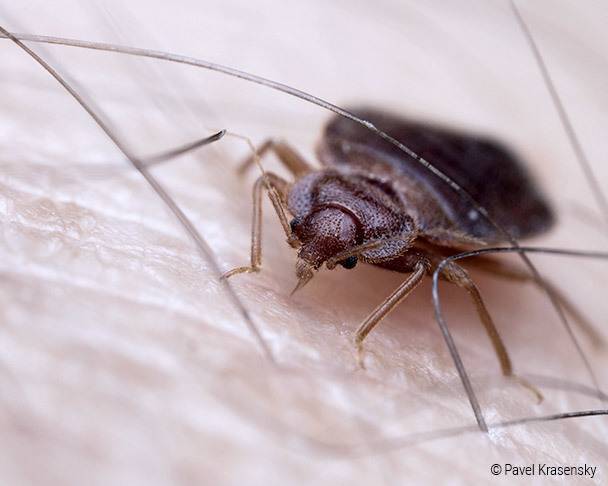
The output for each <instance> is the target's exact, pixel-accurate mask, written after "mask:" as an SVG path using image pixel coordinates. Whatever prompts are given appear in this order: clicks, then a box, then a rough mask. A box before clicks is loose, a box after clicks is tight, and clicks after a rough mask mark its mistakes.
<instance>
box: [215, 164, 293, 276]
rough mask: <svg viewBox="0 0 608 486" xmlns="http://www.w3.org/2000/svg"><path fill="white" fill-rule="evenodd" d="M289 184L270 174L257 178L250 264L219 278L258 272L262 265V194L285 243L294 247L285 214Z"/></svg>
mask: <svg viewBox="0 0 608 486" xmlns="http://www.w3.org/2000/svg"><path fill="white" fill-rule="evenodd" d="M288 189H289V183H288V182H287V181H286V180H284V179H282V178H281V177H279V176H277V175H276V174H273V173H272V172H265V173H264V174H263V175H261V176H260V177H258V179H257V180H256V181H255V184H254V185H253V192H252V195H253V216H252V224H251V264H250V265H249V266H243V267H237V268H233V269H232V270H230V271H228V272H226V273H224V274H223V275H222V277H221V278H229V277H232V276H233V275H237V274H239V273H251V272H258V271H259V270H260V267H261V265H262V193H263V192H264V190H266V191H267V193H268V198H269V199H270V202H271V203H272V206H273V208H274V210H275V212H276V214H277V216H278V217H279V221H280V223H281V227H282V228H283V231H284V232H285V235H286V236H287V242H288V243H289V244H290V245H291V246H295V245H296V240H295V238H294V236H293V234H292V232H291V228H290V226H289V221H288V220H287V216H286V214H285V209H284V206H285V201H286V199H287V191H288Z"/></svg>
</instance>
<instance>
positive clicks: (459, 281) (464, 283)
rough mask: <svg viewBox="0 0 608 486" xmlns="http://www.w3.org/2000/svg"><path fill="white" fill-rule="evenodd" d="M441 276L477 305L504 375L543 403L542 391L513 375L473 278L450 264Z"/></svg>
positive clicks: (498, 335) (503, 348)
mask: <svg viewBox="0 0 608 486" xmlns="http://www.w3.org/2000/svg"><path fill="white" fill-rule="evenodd" d="M441 276H442V278H443V279H444V280H447V281H448V282H450V283H453V284H455V285H458V286H459V287H461V288H463V289H464V290H466V291H467V293H468V294H469V296H470V297H471V300H472V301H473V303H474V304H475V308H476V310H477V314H478V315H479V318H480V320H481V322H482V324H483V326H484V328H485V330H486V332H487V334H488V337H489V338H490V341H491V342H492V346H493V348H494V351H495V353H496V356H497V357H498V361H499V363H500V368H501V371H502V374H503V375H504V376H506V377H510V378H512V379H514V380H515V381H517V382H518V383H519V384H521V385H522V386H524V387H525V388H527V389H528V390H530V391H531V392H532V393H533V394H534V395H535V396H536V399H537V400H538V402H539V403H540V402H542V400H543V395H542V394H541V393H540V391H538V390H537V389H536V388H535V387H534V386H533V385H531V384H530V383H528V381H526V380H524V379H523V378H521V377H519V376H517V375H515V374H514V373H513V365H512V363H511V358H510V357H509V353H508V352H507V348H506V346H505V344H504V342H503V340H502V338H501V337H500V334H499V332H498V329H497V328H496V325H495V324H494V321H493V320H492V317H491V316H490V313H489V312H488V309H487V307H486V305H485V303H484V302H483V299H482V298H481V294H480V293H479V289H478V288H477V286H476V285H475V283H474V282H473V280H472V279H471V277H469V275H468V273H467V271H466V270H465V269H464V268H462V267H460V266H459V265H457V264H455V263H453V262H450V263H449V264H448V265H446V266H445V267H444V269H443V271H442V274H441Z"/></svg>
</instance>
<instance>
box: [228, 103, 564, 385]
mask: <svg viewBox="0 0 608 486" xmlns="http://www.w3.org/2000/svg"><path fill="white" fill-rule="evenodd" d="M352 112H354V113H355V114H356V116H359V117H361V118H363V119H365V120H369V121H371V122H372V123H373V124H374V125H375V126H378V127H381V128H382V129H383V130H384V131H385V132H386V133H388V134H389V135H391V136H392V137H394V138H395V139H397V140H398V141H400V142H402V143H404V144H406V145H407V146H408V147H411V148H412V149H413V150H414V151H415V152H416V153H418V154H421V155H422V156H423V157H425V158H428V159H430V160H433V163H434V165H435V167H437V168H438V169H439V170H441V171H443V172H444V173H445V174H447V175H448V176H449V177H451V178H452V179H453V180H455V181H456V182H457V183H458V184H459V185H461V187H463V188H465V189H466V190H467V191H468V192H469V193H470V194H471V195H472V196H473V197H474V198H475V200H476V201H479V203H480V204H481V205H482V206H483V207H484V208H488V211H489V212H490V213H491V214H492V215H493V217H494V218H495V220H496V221H497V222H498V223H499V224H500V225H501V226H503V227H504V228H505V229H507V230H508V231H509V233H510V234H511V235H512V236H513V237H515V238H518V239H519V238H526V237H530V236H533V235H537V234H540V233H543V232H545V231H547V230H548V229H549V228H550V227H551V226H552V223H553V221H554V217H553V212H552V210H551V208H550V205H549V203H548V202H547V201H546V199H545V198H544V197H543V195H542V193H541V191H540V190H539V187H538V186H537V185H536V183H535V182H534V181H533V179H532V178H531V177H530V175H529V174H528V172H527V171H526V169H525V168H524V166H523V164H522V163H521V162H520V161H519V160H518V158H517V157H516V156H515V155H514V154H513V153H512V152H510V151H509V150H508V149H507V148H505V147H504V146H503V145H501V144H500V143H498V142H496V141H494V140H491V139H488V138H484V137H479V136H476V135H471V134H468V133H462V132H458V131H452V130H448V129H444V128H437V127H434V126H430V125H426V124H423V123H418V122H413V121H409V120H406V119H403V118H400V117H398V116H395V115H392V114H388V113H385V112H382V111H379V110H374V109H355V110H352ZM269 151H272V152H274V153H275V154H276V155H277V157H278V159H279V160H280V161H281V162H282V163H283V164H284V165H285V167H286V168H287V169H288V170H289V171H290V172H291V173H292V174H293V176H294V178H295V180H294V182H289V181H287V180H285V179H283V178H281V177H279V176H277V175H276V174H273V173H271V172H265V173H264V174H263V175H262V176H260V177H259V178H258V179H257V181H256V182H255V184H254V188H253V227H252V246H251V264H250V265H249V266H244V267H238V268H235V269H233V270H231V271H229V272H227V273H225V274H224V277H225V278H227V277H231V276H233V275H235V274H239V273H245V272H256V271H259V270H260V268H261V262H262V248H261V241H260V238H261V200H262V193H263V191H264V189H266V190H267V192H268V195H269V197H270V200H271V202H272V204H273V207H274V209H275V210H276V213H277V215H278V217H279V220H280V222H281V224H282V227H283V230H284V232H285V235H286V237H287V242H288V243H289V244H290V245H291V246H292V247H294V248H297V250H298V257H297V262H296V276H297V278H298V284H297V286H296V288H295V289H294V292H295V291H296V290H298V289H299V288H301V287H302V286H304V285H305V284H306V283H307V282H309V281H310V280H311V279H312V277H313V275H314V274H315V272H316V271H318V270H319V269H320V268H321V267H322V266H323V265H325V266H326V267H327V268H328V269H330V270H331V269H333V268H335V267H336V265H341V266H342V267H344V268H347V269H351V268H354V267H355V266H356V265H357V263H358V262H364V263H368V264H372V265H376V266H379V267H382V268H384V269H388V270H392V271H395V272H400V273H407V274H409V275H408V276H407V277H406V278H405V280H404V282H403V283H402V284H401V285H399V287H398V288H397V289H395V291H394V292H393V293H392V294H391V295H390V296H389V297H387V298H386V299H385V300H384V301H383V302H382V303H381V304H380V305H378V307H377V308H376V309H374V310H373V312H371V313H370V315H369V316H368V317H367V318H366V319H365V320H364V321H363V322H362V324H361V325H360V326H359V328H358V329H357V331H356V333H355V337H354V341H355V346H356V348H357V350H358V357H359V362H360V363H361V365H362V363H363V362H362V345H363V342H364V340H365V338H366V336H367V335H368V334H369V333H370V331H372V329H374V327H375V326H377V325H378V323H379V322H380V321H381V320H382V319H383V318H384V317H385V316H386V315H387V314H388V313H390V312H391V311H392V310H393V309H395V308H396V307H397V306H398V305H399V303H400V302H401V301H402V300H403V299H405V298H406V297H407V296H408V295H409V294H410V293H411V292H412V291H413V290H414V289H415V288H416V286H417V285H418V284H419V283H420V282H421V281H422V279H423V277H424V276H425V275H430V274H432V272H433V271H434V270H435V269H436V268H437V266H438V264H439V263H440V262H441V260H443V259H444V258H445V257H446V256H449V255H453V254H455V253H457V252H458V251H460V250H462V249H463V248H466V247H471V246H473V245H476V246H479V245H487V244H496V243H500V242H503V241H504V237H503V235H501V234H500V233H498V232H497V230H496V228H494V227H493V226H491V225H490V224H489V223H488V221H487V220H486V219H485V218H482V217H480V215H479V213H477V212H476V211H475V210H474V209H471V206H470V204H467V202H466V201H463V200H461V198H460V196H459V195H458V194H457V193H455V192H454V191H452V190H451V189H450V188H449V187H448V186H446V185H445V184H443V183H442V181H440V180H439V179H438V178H436V177H433V175H432V174H430V173H429V172H428V171H426V170H425V169H424V167H422V166H421V165H420V164H418V163H416V161H415V160H414V159H412V158H409V157H408V156H407V155H405V154H404V153H403V152H401V151H399V150H398V149H397V148H396V147H395V146H394V145H391V144H389V143H388V142H386V141H385V140H382V139H380V138H379V137H376V136H374V134H371V133H370V132H369V131H368V130H366V129H365V127H362V126H361V125H359V124H356V123H354V122H352V121H351V120H348V119H345V118H342V117H334V118H332V119H331V120H330V121H329V123H328V124H327V126H326V127H325V130H324V133H323V136H322V137H321V140H320V143H319V144H318V146H317V156H318V158H319V160H320V161H321V163H322V164H323V167H322V168H321V169H314V168H313V167H312V166H311V165H310V164H308V163H307V162H306V161H305V160H304V159H303V158H302V157H301V156H300V155H298V153H297V152H296V151H295V150H294V149H293V148H291V147H290V146H289V145H288V144H286V143H284V142H276V141H273V140H269V141H267V142H265V143H264V144H262V145H261V147H260V149H259V152H258V153H259V156H262V155H263V154H265V153H267V152H269ZM253 160H254V157H251V158H249V159H247V160H246V161H245V162H244V164H243V166H242V167H241V169H242V170H244V169H245V168H247V167H248V166H250V165H251V164H252V162H253ZM287 212H289V213H290V214H291V216H292V219H291V220H289V219H288V217H287V214H286V213H287ZM483 266H485V269H486V270H490V271H493V272H495V273H497V274H499V275H503V276H505V277H512V278H528V277H527V276H525V274H520V273H517V272H514V271H512V270H510V269H506V268H503V267H502V266H501V265H498V264H497V262H494V261H487V262H485V265H483ZM441 277H442V279H443V280H445V281H447V282H450V283H453V284H455V285H457V286H459V287H462V288H463V289H465V290H466V291H467V292H468V294H469V295H470V297H471V299H472V300H473V302H474V304H475V307H476V310H477V313H478V315H479V317H480V320H481V322H482V323H483V325H484V327H485V330H486V332H487V333H488V336H489V338H490V340H491V342H492V345H493V347H494V350H495V352H496V354H497V357H498V360H499V362H500V366H501V370H502V373H503V374H504V375H505V376H512V375H513V368H512V364H511V360H510V358H509V355H508V353H507V350H506V348H505V345H504V343H503V342H502V340H501V338H500V335H499V333H498V330H497V329H496V326H495V325H494V323H493V320H492V318H491V316H490V314H489V312H488V310H487V309H486V306H485V304H484V302H483V300H482V298H481V295H480V293H479V290H478V289H477V287H476V285H475V284H474V282H473V280H472V279H471V277H470V276H469V274H468V272H467V271H466V270H465V269H464V268H462V267H461V266H459V265H458V264H456V263H455V262H452V263H450V264H449V265H446V266H445V267H444V268H443V270H442V273H441ZM559 297H560V300H561V301H562V302H564V297H563V296H559ZM520 381H521V380H520Z"/></svg>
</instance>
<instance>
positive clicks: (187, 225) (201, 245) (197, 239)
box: [0, 26, 274, 362]
mask: <svg viewBox="0 0 608 486" xmlns="http://www.w3.org/2000/svg"><path fill="white" fill-rule="evenodd" d="M0 33H2V34H3V35H4V36H5V37H6V38H8V39H10V40H11V41H12V42H14V43H15V44H16V45H17V46H18V47H19V48H20V49H22V50H23V51H25V52H26V53H27V54H28V55H29V56H30V57H31V58H32V59H34V61H36V62H37V63H38V64H40V66H42V68H43V69H45V70H46V71H47V72H48V73H49V74H50V75H51V76H52V77H53V78H55V80H56V81H57V82H58V83H59V84H60V85H61V86H62V87H63V88H64V89H65V90H66V91H67V92H68V93H69V94H70V95H71V96H72V97H73V98H74V100H76V102H77V103H78V104H79V105H80V106H81V107H82V108H83V109H84V110H85V111H86V112H87V113H88V114H89V115H90V116H91V118H92V119H93V120H94V121H95V123H96V124H97V125H98V126H99V128H101V130H102V131H103V132H104V133H105V134H106V135H107V136H108V138H109V139H110V140H111V141H112V142H113V143H114V145H115V146H116V147H117V148H118V149H119V150H120V151H121V152H122V153H123V154H124V156H125V157H126V158H127V159H128V160H129V161H130V162H131V164H132V165H133V167H134V168H135V169H136V170H137V171H138V172H139V173H140V174H141V175H142V176H143V178H144V179H145V180H146V182H147V183H148V184H149V185H150V186H151V187H152V189H153V190H154V192H156V194H157V195H158V196H159V197H160V199H161V200H162V201H163V202H164V203H165V205H166V206H167V207H168V208H169V210H170V211H171V212H172V213H173V215H174V216H175V217H176V218H177V220H178V221H179V223H180V224H181V225H182V227H183V228H184V229H185V230H186V232H187V233H188V235H189V236H190V238H191V239H192V241H193V242H194V244H195V246H196V248H197V249H198V251H199V253H200V254H201V256H202V257H203V258H204V259H205V260H207V262H208V263H209V264H210V266H211V268H212V269H213V271H214V272H215V273H216V274H217V275H218V276H219V275H220V274H221V272H220V268H219V265H218V263H217V261H216V259H215V256H214V254H213V250H212V249H211V248H210V247H209V245H208V244H207V242H206V241H205V239H204V238H203V236H202V235H201V234H200V233H199V232H198V230H197V229H196V228H195V227H194V225H193V224H192V222H191V221H190V219H189V218H188V217H187V216H186V215H185V213H184V212H183V211H182V210H181V209H180V208H179V206H178V205H177V204H176V203H175V201H174V200H173V199H172V198H171V196H170V195H169V193H168V192H167V191H166V190H165V189H164V187H163V186H162V185H161V184H160V183H159V182H158V181H157V180H156V178H155V177H154V176H153V175H152V174H151V173H150V172H149V171H148V168H147V167H146V165H145V164H144V163H143V162H142V160H140V159H139V158H137V157H136V156H135V155H134V154H133V153H131V151H130V150H129V149H128V148H127V147H126V145H125V144H124V143H123V142H122V141H121V140H120V139H119V137H118V136H117V135H116V134H115V133H114V131H113V130H112V129H111V128H110V125H109V124H108V123H107V122H106V121H105V120H104V117H103V116H102V115H101V111H100V110H99V109H94V108H93V106H92V104H91V103H90V102H88V101H85V99H84V98H83V97H82V96H81V95H80V94H79V93H78V92H77V91H76V90H75V89H74V88H73V87H72V86H71V85H70V84H69V83H68V82H67V81H66V80H65V79H64V78H63V77H62V76H61V75H60V74H59V73H58V72H57V71H56V70H55V69H53V68H52V67H51V66H50V65H49V64H48V63H47V62H46V61H45V60H44V59H42V58H41V57H40V56H39V55H38V54H36V53H35V52H34V51H32V50H31V49H30V48H29V47H28V46H26V45H25V44H24V43H23V42H21V41H20V40H19V39H18V38H16V37H15V36H13V35H12V34H11V33H10V32H8V31H7V30H6V29H4V27H2V26H0ZM222 135H223V132H219V133H217V134H215V135H213V136H212V137H211V138H213V137H218V139H219V138H221V136H222ZM221 285H223V286H224V289H225V290H226V292H227V293H228V296H229V297H230V299H231V300H232V302H233V304H234V305H235V307H236V308H237V310H238V311H239V313H240V314H241V317H242V318H243V320H244V321H245V323H246V325H247V327H248V328H249V330H250V332H251V333H252V335H253V336H254V338H255V339H256V341H257V342H258V345H259V346H260V348H261V350H262V352H263V353H264V356H265V357H266V359H268V360H269V361H271V362H274V357H273V355H272V352H271V351H270V348H269V347H268V345H267V344H266V342H265V341H264V339H263V337H262V335H261V333H260V331H259V330H258V328H257V326H256V325H255V323H254V322H253V320H252V318H251V315H250V314H249V311H248V310H247V309H246V307H245V306H244V304H243V303H242V302H241V300H240V298H239V297H238V295H237V294H236V292H234V290H233V289H232V286H231V285H230V283H229V282H226V281H222V283H221Z"/></svg>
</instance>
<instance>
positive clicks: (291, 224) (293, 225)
mask: <svg viewBox="0 0 608 486" xmlns="http://www.w3.org/2000/svg"><path fill="white" fill-rule="evenodd" d="M301 222H302V221H301V220H300V218H293V219H292V220H291V221H290V222H289V227H290V228H291V232H292V233H293V232H294V231H295V230H296V226H298V225H299V224H300V223H301Z"/></svg>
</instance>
